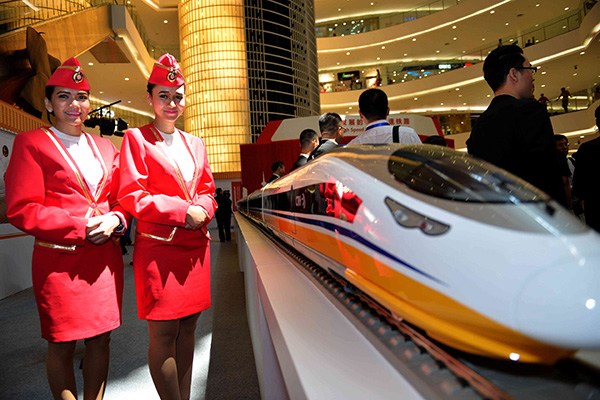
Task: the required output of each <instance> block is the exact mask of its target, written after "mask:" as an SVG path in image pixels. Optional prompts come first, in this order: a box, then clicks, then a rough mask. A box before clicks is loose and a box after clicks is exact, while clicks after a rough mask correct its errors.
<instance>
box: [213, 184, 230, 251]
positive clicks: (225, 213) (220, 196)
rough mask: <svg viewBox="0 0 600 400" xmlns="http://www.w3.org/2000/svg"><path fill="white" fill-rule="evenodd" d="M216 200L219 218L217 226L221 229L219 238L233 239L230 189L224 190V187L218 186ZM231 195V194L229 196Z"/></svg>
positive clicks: (216, 214) (222, 239) (216, 215)
mask: <svg viewBox="0 0 600 400" xmlns="http://www.w3.org/2000/svg"><path fill="white" fill-rule="evenodd" d="M216 194H217V195H216V196H215V200H216V201H217V205H218V208H217V211H216V213H215V217H216V218H217V228H218V230H219V240H221V242H224V241H225V240H227V241H228V242H229V241H230V240H231V214H233V210H232V209H231V199H230V195H229V191H228V190H226V191H225V192H223V189H221V188H217V192H216ZM228 195H229V196H228Z"/></svg>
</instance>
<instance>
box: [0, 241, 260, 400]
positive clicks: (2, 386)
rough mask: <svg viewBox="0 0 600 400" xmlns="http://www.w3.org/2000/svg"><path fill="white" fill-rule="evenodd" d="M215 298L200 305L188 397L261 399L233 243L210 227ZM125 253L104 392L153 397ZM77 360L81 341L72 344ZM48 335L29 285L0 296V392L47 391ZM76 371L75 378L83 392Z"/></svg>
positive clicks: (15, 396)
mask: <svg viewBox="0 0 600 400" xmlns="http://www.w3.org/2000/svg"><path fill="white" fill-rule="evenodd" d="M212 235H213V241H212V242H211V268H212V296H213V306H212V307H211V308H210V309H209V310H207V311H205V312H203V313H202V315H201V316H200V319H199V323H198V329H197V331H196V351H195V354H194V369H193V379H192V399H197V400H199V399H259V398H260V393H259V388H258V381H257V377H256V369H255V365H254V356H253V353H252V344H251V341H250V335H249V332H248V323H247V320H246V309H245V299H244V282H243V274H242V273H241V272H240V270H239V265H238V256H237V246H236V243H235V239H234V241H232V242H225V243H220V242H219V241H218V239H217V240H216V241H215V240H214V238H215V237H217V238H218V235H217V234H216V232H212ZM128 249H129V254H127V255H125V256H124V261H125V293H124V301H123V303H124V304H123V324H122V326H121V327H119V328H118V329H116V330H115V331H114V332H113V335H112V342H111V365H110V375H109V382H108V386H107V390H106V394H105V397H104V398H105V399H108V400H125V399H127V400H137V399H143V400H153V399H158V395H157V394H156V392H155V389H154V386H153V384H152V380H151V378H150V373H149V371H148V366H147V364H146V351H147V344H148V341H147V332H146V323H145V322H144V321H141V320H139V319H138V318H137V314H136V306H135V295H134V286H133V271H132V267H131V266H130V265H129V262H130V261H131V254H132V252H133V251H132V248H131V247H129V248H128ZM77 349H78V350H77V354H76V360H75V364H76V365H75V367H76V368H78V365H79V362H80V360H81V357H82V355H83V348H82V345H81V344H78V348H77ZM45 352H46V342H45V341H44V340H43V339H41V338H40V334H39V322H38V317H37V311H36V307H35V301H34V298H33V292H32V290H31V289H27V290H24V291H22V292H19V293H16V294H14V295H12V296H10V297H8V298H6V299H2V300H0V400H20V399H27V400H36V399H49V398H50V393H49V390H48V385H47V382H46V375H45V365H44V358H45ZM80 372H81V371H80V370H79V369H77V374H76V375H77V382H78V389H79V392H80V395H79V398H82V394H81V389H82V380H81V373H80Z"/></svg>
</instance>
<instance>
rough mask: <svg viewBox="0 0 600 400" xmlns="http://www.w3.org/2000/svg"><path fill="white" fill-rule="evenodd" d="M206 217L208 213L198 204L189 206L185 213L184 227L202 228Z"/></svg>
mask: <svg viewBox="0 0 600 400" xmlns="http://www.w3.org/2000/svg"><path fill="white" fill-rule="evenodd" d="M207 219H208V214H207V213H206V211H204V209H203V208H202V207H200V206H189V207H188V210H187V213H186V215H185V229H192V230H197V229H200V228H202V226H203V225H204V224H205V223H206V220H207Z"/></svg>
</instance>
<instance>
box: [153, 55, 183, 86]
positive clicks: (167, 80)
mask: <svg viewBox="0 0 600 400" xmlns="http://www.w3.org/2000/svg"><path fill="white" fill-rule="evenodd" d="M148 83H153V84H155V85H161V86H171V87H179V86H181V85H183V84H184V83H185V80H184V79H183V72H181V68H180V67H179V64H178V63H177V60H176V59H175V57H173V56H172V55H170V54H169V53H166V54H163V55H162V56H160V58H159V59H158V61H157V62H155V63H154V67H152V73H150V78H148Z"/></svg>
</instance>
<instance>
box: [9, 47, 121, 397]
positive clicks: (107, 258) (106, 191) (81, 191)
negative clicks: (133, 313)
mask: <svg viewBox="0 0 600 400" xmlns="http://www.w3.org/2000/svg"><path fill="white" fill-rule="evenodd" d="M89 92H90V86H89V83H88V81H87V78H86V77H85V75H84V73H83V70H82V69H81V66H80V64H79V61H77V59H75V58H70V59H68V60H67V61H65V62H64V63H63V64H62V65H61V66H60V67H58V68H57V69H56V71H55V72H54V73H53V74H52V76H50V79H49V80H48V82H47V83H46V98H45V99H44V103H45V106H46V109H47V111H48V113H49V114H51V115H53V116H54V118H52V119H53V120H54V121H53V122H54V123H53V125H52V126H51V127H42V128H39V129H35V130H33V131H29V132H25V133H21V134H19V135H17V136H16V138H15V141H14V144H13V149H12V150H13V154H12V157H11V160H10V163H9V165H8V169H7V171H6V178H5V179H6V201H7V214H8V219H9V221H10V223H11V224H13V225H14V226H16V227H17V228H19V229H21V230H22V231H24V232H27V233H28V234H30V235H32V236H34V237H35V242H34V246H33V257H32V268H31V269H32V281H33V291H34V294H35V300H36V303H37V307H38V312H39V316H40V322H41V331H42V337H43V338H44V339H46V340H47V341H48V353H47V357H46V368H47V373H48V382H49V385H50V391H51V392H52V397H53V398H54V399H76V398H77V387H76V379H75V373H74V370H73V358H74V353H75V347H76V342H77V340H83V342H84V344H85V354H84V357H83V364H82V365H83V386H84V387H83V396H84V399H101V398H102V397H103V395H104V391H105V389H106V382H107V377H108V366H109V359H110V354H109V343H110V335H111V331H112V330H113V329H115V328H117V327H118V326H119V325H120V324H121V304H122V295H123V258H122V256H121V251H120V247H119V244H118V243H117V242H118V240H111V239H112V238H114V237H115V235H119V234H122V233H123V232H125V229H126V218H129V216H128V215H127V214H126V213H125V212H124V210H123V209H122V208H121V207H120V206H119V204H118V202H117V190H118V185H119V181H118V177H119V171H118V152H117V149H116V148H115V146H114V145H113V144H112V143H111V142H110V141H109V140H107V139H104V138H101V137H99V136H95V135H90V134H88V133H85V132H83V130H82V126H83V121H85V119H86V117H87V115H88V112H89V110H90V100H89ZM115 239H116V238H115Z"/></svg>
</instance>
